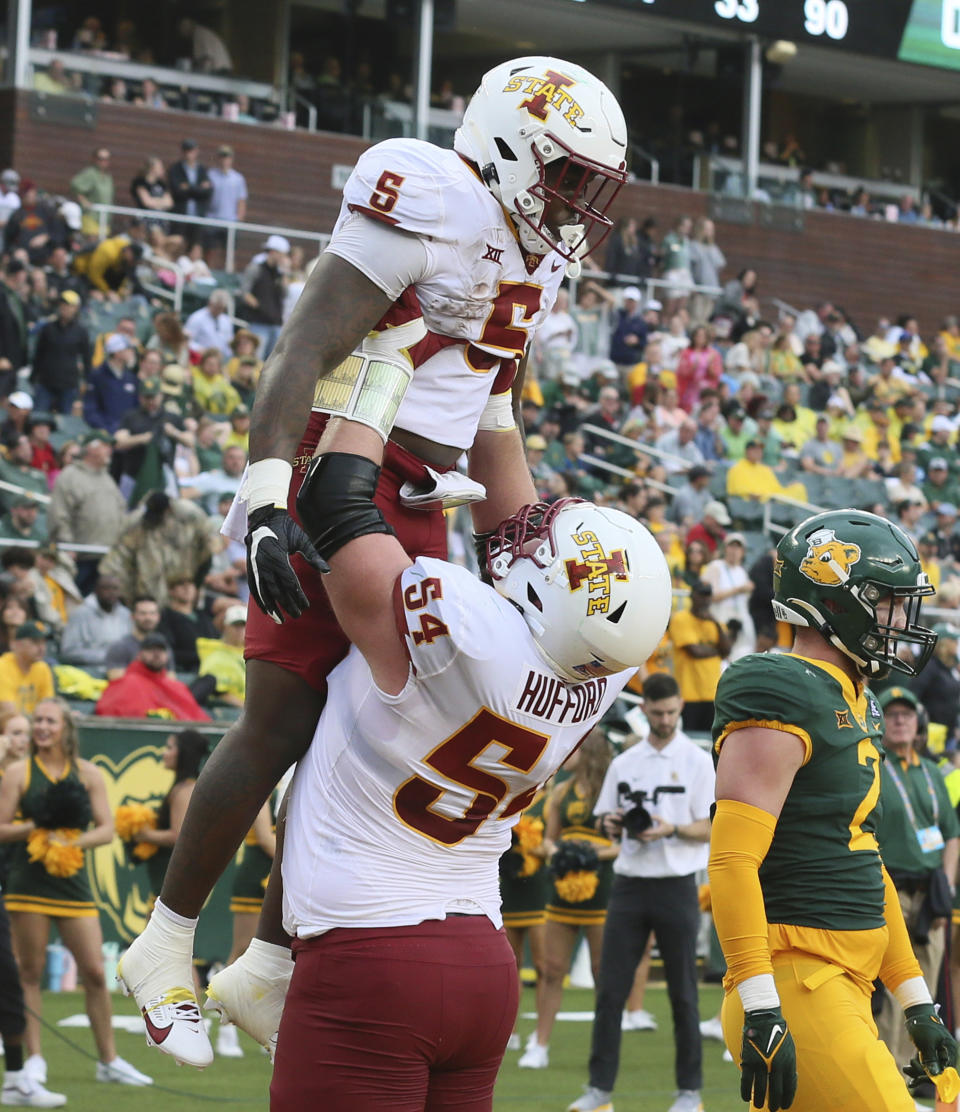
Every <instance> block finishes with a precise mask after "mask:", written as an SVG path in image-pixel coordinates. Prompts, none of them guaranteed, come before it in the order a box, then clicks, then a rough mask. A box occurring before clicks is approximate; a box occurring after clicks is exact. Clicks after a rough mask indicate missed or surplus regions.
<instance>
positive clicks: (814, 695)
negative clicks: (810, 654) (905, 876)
mask: <svg viewBox="0 0 960 1112" xmlns="http://www.w3.org/2000/svg"><path fill="white" fill-rule="evenodd" d="M747 726H765V727H768V728H771V729H779V730H784V731H786V732H787V733H792V734H794V735H796V736H797V737H799V738H800V739H801V741H802V742H803V744H804V748H805V750H806V756H805V758H804V763H803V765H802V767H801V768H800V769H799V770H798V771H797V774H796V776H795V778H794V781H793V784H792V785H791V787H790V791H789V793H788V795H787V798H786V802H785V803H784V805H783V810H782V812H781V814H780V818H779V820H778V821H777V828H776V831H775V833H774V836H773V842H772V844H771V846H770V850H769V852H768V853H767V856H766V858H765V860H764V862H763V864H762V865H761V867H760V885H761V888H762V889H763V898H764V903H765V905H766V911H767V920H768V922H771V923H791V924H794V925H797V926H805V927H818V928H821V929H824V930H870V929H873V928H875V927H881V926H883V924H884V917H883V905H884V891H883V875H882V873H881V864H880V852H879V850H878V848H877V838H876V833H877V826H878V824H879V819H880V809H879V799H880V762H881V760H882V759H883V758H882V756H881V752H882V746H881V739H882V737H883V712H882V711H881V710H880V707H879V705H878V703H877V700H876V699H875V698H874V696H873V694H872V693H871V692H870V690H869V689H867V688H861V689H859V690H858V689H857V688H856V687H855V686H854V684H853V683H852V682H851V681H850V679H849V678H848V677H847V676H846V675H845V674H844V673H843V672H842V671H841V670H840V669H839V668H836V667H833V666H831V665H829V664H824V663H823V662H822V661H816V662H815V661H812V660H807V659H806V658H804V657H798V656H793V655H790V654H760V653H757V654H754V655H752V656H745V657H742V658H741V659H740V660H738V661H736V662H735V663H733V664H732V665H731V666H730V667H729V668H728V669H727V670H726V671H725V672H724V673H723V676H722V677H721V679H720V686H719V688H718V689H717V696H716V712H715V716H714V721H713V740H714V760H716V759H717V757H718V755H719V751H720V747H721V746H722V745H723V741H724V739H725V737H726V736H727V734H729V733H732V732H733V731H734V730H736V729H741V728H744V727H747Z"/></svg>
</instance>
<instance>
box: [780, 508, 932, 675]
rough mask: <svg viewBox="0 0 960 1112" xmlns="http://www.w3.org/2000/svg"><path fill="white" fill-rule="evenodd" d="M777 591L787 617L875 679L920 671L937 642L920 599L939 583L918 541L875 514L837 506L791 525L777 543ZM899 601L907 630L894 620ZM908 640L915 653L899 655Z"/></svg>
mask: <svg viewBox="0 0 960 1112" xmlns="http://www.w3.org/2000/svg"><path fill="white" fill-rule="evenodd" d="M773 591H774V594H773V612H774V614H775V616H776V617H777V618H778V619H779V620H780V621H782V622H789V623H790V624H791V625H796V626H808V627H809V628H811V629H815V630H817V632H818V633H820V634H822V636H823V637H825V638H826V639H827V640H828V641H829V642H830V643H831V644H832V645H834V646H835V647H836V648H838V649H839V650H840V651H841V652H842V653H845V654H846V655H847V656H848V657H849V658H850V659H851V660H852V661H853V662H854V664H856V666H857V669H858V671H859V672H860V674H861V675H862V676H864V677H866V678H868V679H869V678H879V677H882V676H885V675H886V674H887V673H888V672H890V671H891V670H892V671H896V672H904V673H906V674H907V675H908V676H915V675H916V674H917V673H918V672H920V671H921V670H922V668H923V666H924V665H925V664H926V663H927V661H928V660H929V659H930V655H931V653H932V652H933V649H934V646H935V645H936V643H937V635H936V634H935V633H934V632H933V630H930V629H926V628H925V627H924V626H921V625H920V624H919V620H920V603H921V600H922V599H923V598H925V597H927V596H929V595H932V594H934V588H933V587H932V585H931V584H930V580H929V579H928V578H927V574H926V572H925V571H924V570H923V569H922V568H921V566H920V557H919V555H918V554H917V549H916V546H915V545H914V543H913V541H912V540H911V539H910V538H909V537H908V536H907V534H906V533H904V531H903V530H902V529H900V528H899V527H898V526H897V525H894V524H893V522H890V521H887V520H886V519H885V518H882V517H878V516H877V515H876V514H868V513H862V512H861V511H859V510H830V511H828V512H827V513H822V514H816V515H815V516H814V517H808V518H807V520H806V521H804V522H802V523H801V524H800V525H798V526H796V528H794V529H791V530H790V532H789V533H786V534H785V535H784V537H783V539H782V540H781V541H780V543H779V545H777V556H776V560H775V562H774V566H773ZM900 599H902V600H903V602H904V606H905V608H906V614H907V624H906V627H905V628H904V629H898V628H897V627H896V626H894V624H893V611H894V607H895V605H896V601H897V600H900ZM903 645H910V646H911V647H912V648H913V649H914V651H915V655H914V656H913V659H911V660H902V659H900V658H899V657H898V656H897V649H898V648H899V647H902V646H903Z"/></svg>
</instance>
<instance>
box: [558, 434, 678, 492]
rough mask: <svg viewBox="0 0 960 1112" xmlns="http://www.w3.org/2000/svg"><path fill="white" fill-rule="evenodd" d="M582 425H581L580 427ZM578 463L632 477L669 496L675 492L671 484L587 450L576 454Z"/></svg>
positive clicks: (628, 477) (621, 476)
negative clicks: (639, 473) (611, 461)
mask: <svg viewBox="0 0 960 1112" xmlns="http://www.w3.org/2000/svg"><path fill="white" fill-rule="evenodd" d="M582 427H583V426H581V428H582ZM577 459H578V460H579V461H580V463H585V464H587V465H588V466H590V467H599V468H601V470H603V471H609V472H610V474H611V475H617V476H618V477H619V478H621V479H632V480H633V481H634V482H636V483H643V485H644V486H649V487H653V488H654V490H659V491H660V492H661V493H663V494H668V495H669V496H670V497H671V498H672V497H673V496H674V494H676V491H675V490H674V489H673V487H672V486H668V485H667V484H666V483H661V482H660V481H659V480H658V479H648V478H646V476H643V475H638V474H637V473H636V472H635V471H631V470H630V469H629V468H627V467H620V466H619V465H618V464H616V463H610V462H609V461H608V460H605V459H600V457H599V456H592V455H590V453H589V452H583V453H582V454H581V455H579V456H577Z"/></svg>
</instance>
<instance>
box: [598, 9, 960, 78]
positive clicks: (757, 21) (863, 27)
mask: <svg viewBox="0 0 960 1112" xmlns="http://www.w3.org/2000/svg"><path fill="white" fill-rule="evenodd" d="M608 2H612V3H615V4H617V6H618V7H624V8H630V9H631V10H633V11H637V12H641V11H643V12H649V13H650V14H651V15H657V16H662V17H664V18H666V19H678V20H684V21H686V22H688V23H695V24H699V25H701V26H703V27H705V28H706V27H710V28H720V27H724V28H726V29H728V30H739V31H744V32H749V33H753V34H757V35H761V36H763V37H765V38H770V39H789V40H790V41H792V42H795V43H798V44H803V43H807V44H809V45H816V46H827V47H836V48H839V49H842V50H845V51H849V52H851V53H855V54H872V55H874V56H875V57H883V58H892V59H900V60H901V61H906V62H916V63H919V64H921V65H929V66H941V67H944V68H947V69H958V70H960V0H608Z"/></svg>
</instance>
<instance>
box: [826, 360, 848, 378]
mask: <svg viewBox="0 0 960 1112" xmlns="http://www.w3.org/2000/svg"><path fill="white" fill-rule="evenodd" d="M820 373H821V374H825V375H842V374H843V367H842V366H841V365H840V364H839V363H838V362H837V361H836V359H826V360H824V364H823V366H822V367H821V368H820Z"/></svg>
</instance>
